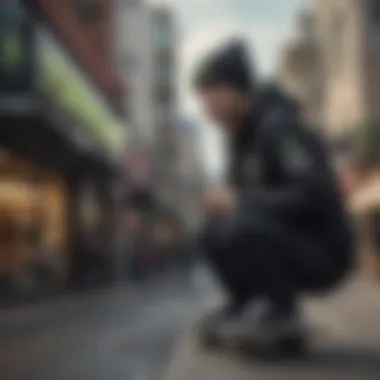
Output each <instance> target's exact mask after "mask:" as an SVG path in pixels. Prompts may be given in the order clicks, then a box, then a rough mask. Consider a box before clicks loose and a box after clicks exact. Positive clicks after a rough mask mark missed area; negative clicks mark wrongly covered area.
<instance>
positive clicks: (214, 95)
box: [198, 84, 249, 132]
mask: <svg viewBox="0 0 380 380" xmlns="http://www.w3.org/2000/svg"><path fill="white" fill-rule="evenodd" d="M198 96H199V100H200V103H201V105H202V107H203V108H204V111H205V114H206V116H207V117H208V118H209V119H210V120H211V121H212V122H215V123H216V124H217V125H219V126H220V127H222V128H223V129H224V130H225V131H227V132H233V130H234V129H235V128H236V127H237V126H238V125H239V123H240V121H241V120H242V119H243V118H244V116H245V114H246V112H247V110H248V107H249V99H248V98H249V96H248V95H246V94H244V93H242V92H240V91H238V90H236V89H234V88H233V87H231V86H228V85H224V84H218V85H212V86H209V87H206V88H203V89H201V90H200V91H198Z"/></svg>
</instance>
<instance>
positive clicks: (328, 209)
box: [194, 40, 353, 347]
mask: <svg viewBox="0 0 380 380" xmlns="http://www.w3.org/2000/svg"><path fill="white" fill-rule="evenodd" d="M194 87H195V91H196V94H197V96H198V98H199V100H200V102H201V104H202V105H203V106H204V109H205V112H206V114H207V116H208V117H209V118H210V119H211V120H212V121H213V122H214V123H215V124H216V125H218V126H220V127H221V128H222V130H223V132H224V133H225V134H226V135H227V142H228V147H229V149H230V152H229V153H230V162H229V170H228V172H229V180H228V184H227V185H226V186H225V187H224V188H220V189H219V188H218V189H211V190H208V191H206V194H205V195H204V199H203V209H204V213H205V217H206V218H205V219H206V226H205V230H204V233H203V234H202V239H201V248H202V249H203V252H204V254H205V255H206V257H207V259H208V261H209V263H210V264H211V266H212V268H213V270H214V271H215V273H216V274H217V276H218V277H219V279H220V280H221V282H222V284H223V285H224V287H225V288H226V290H227V292H228V295H229V302H228V304H227V305H225V306H224V307H223V308H222V310H218V311H216V312H215V313H213V314H212V315H210V316H209V317H208V318H206V322H205V324H204V328H205V330H204V331H205V332H209V333H211V331H212V332H213V334H216V336H217V335H218V334H219V335H218V336H219V338H220V339H222V338H223V337H224V338H226V337H228V338H231V339H234V338H236V339H238V338H241V337H242V334H248V335H249V339H250V340H249V341H250V342H251V343H252V344H253V345H254V344H258V345H259V344H260V342H263V339H264V340H265V341H266V342H270V343H271V344H273V345H277V346H278V347H280V346H281V345H282V343H285V342H289V343H290V342H292V341H294V342H298V341H299V338H301V337H302V336H303V330H302V329H301V327H300V326H301V325H302V324H301V323H300V322H301V321H302V318H301V315H300V311H299V308H298V302H297V300H298V296H300V295H301V294H303V293H305V292H308V291H317V292H318V291H325V290H329V289H330V288H331V287H332V286H333V285H334V284H336V283H337V282H338V281H339V280H341V279H342V278H343V276H344V274H345V273H347V271H348V269H349V268H350V266H351V262H352V250H353V236H352V235H353V234H352V230H351V224H350V221H349V219H348V217H347V215H346V211H345V208H344V205H343V201H342V197H341V196H340V193H339V190H338V188H339V186H338V184H337V183H336V180H335V178H334V175H333V174H332V170H331V169H330V167H329V164H328V162H327V157H326V153H325V151H324V149H323V146H322V144H321V143H320V141H319V139H318V138H317V137H316V136H315V135H314V134H313V133H312V132H311V131H310V130H309V129H307V128H306V126H305V125H303V123H302V122H301V119H300V112H299V108H298V105H297V104H296V102H295V101H294V100H293V99H291V98H290V97H289V96H287V95H285V94H284V92H283V91H282V90H281V89H280V88H279V86H276V85H274V84H272V85H265V86H264V85H259V84H258V83H257V80H256V78H255V75H254V70H253V68H252V66H251V62H250V59H249V52H248V50H247V48H246V45H245V43H244V41H241V40H236V41H231V42H229V43H227V44H225V45H224V46H222V47H220V48H219V49H217V50H216V51H214V52H210V53H209V54H208V55H207V56H206V57H205V58H204V59H203V60H202V62H201V63H200V65H199V67H198V69H197V70H196V72H195V76H194ZM262 299H264V300H265V301H266V303H267V305H269V306H268V307H266V308H259V307H258V306H257V310H260V311H257V313H253V314H252V317H251V318H250V317H247V310H248V309H250V310H251V312H252V308H253V309H255V307H254V306H255V304H257V305H258V304H259V302H258V300H262ZM256 301H257V302H256ZM248 306H249V308H248ZM227 326H228V328H227ZM227 331H228V332H227Z"/></svg>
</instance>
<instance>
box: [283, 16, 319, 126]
mask: <svg viewBox="0 0 380 380" xmlns="http://www.w3.org/2000/svg"><path fill="white" fill-rule="evenodd" d="M320 60H321V55H320V52H319V42H318V38H317V35H316V25H315V17H314V14H313V12H312V11H311V10H309V9H305V10H303V11H302V12H300V14H299V15H298V18H297V34H296V38H295V39H294V40H292V41H290V42H289V43H288V44H287V45H286V46H285V48H284V52H283V55H282V57H281V61H280V66H279V70H278V73H277V74H278V79H279V81H280V83H281V84H282V85H283V86H284V88H285V89H286V90H287V91H288V92H289V93H290V94H291V95H293V96H295V98H296V99H298V100H299V101H300V102H301V103H302V104H303V106H304V107H303V111H304V117H305V119H306V120H307V122H308V123H310V125H312V126H313V127H316V128H320V125H321V123H322V122H323V120H322V112H321V111H322V106H323V104H322V95H323V80H322V78H323V71H322V65H321V62H320Z"/></svg>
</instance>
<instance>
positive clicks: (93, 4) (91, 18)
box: [77, 0, 101, 22]
mask: <svg viewBox="0 0 380 380" xmlns="http://www.w3.org/2000/svg"><path fill="white" fill-rule="evenodd" d="M77 7H78V12H79V14H80V16H81V18H82V19H83V20H86V21H87V22H95V21H98V20H99V18H100V15H101V7H100V4H99V0H78V5H77Z"/></svg>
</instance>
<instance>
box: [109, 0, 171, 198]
mask: <svg viewBox="0 0 380 380" xmlns="http://www.w3.org/2000/svg"><path fill="white" fill-rule="evenodd" d="M116 14H117V15H118V16H117V19H118V21H117V23H116V26H115V30H114V32H115V33H116V37H115V46H114V49H115V56H116V62H117V66H118V71H119V73H121V75H122V77H123V78H125V81H127V82H128V88H129V90H130V91H129V92H128V96H127V97H125V99H124V107H125V109H126V114H127V118H128V120H129V122H130V125H131V135H130V140H129V141H130V149H129V153H130V154H128V155H127V157H126V160H127V161H128V162H129V165H127V167H128V168H129V171H130V172H131V171H132V174H133V171H134V169H136V170H135V171H137V173H135V174H136V176H137V177H139V178H141V177H142V176H141V170H140V165H134V163H135V162H136V161H138V162H143V161H144V168H145V169H147V168H148V169H147V170H145V169H144V173H149V178H144V179H145V181H147V182H149V186H153V187H155V188H157V189H158V190H159V191H161V192H162V193H163V194H164V197H165V198H170V197H172V196H173V191H174V188H175V185H176V182H177V179H176V175H175V173H174V169H175V168H174V162H175V158H174V157H175V153H176V130H177V128H176V127H177V125H176V123H177V120H176V112H177V104H176V101H177V99H176V85H177V83H176V70H177V59H176V51H177V45H176V39H177V31H176V26H175V21H174V17H173V15H172V13H171V11H170V10H169V9H167V8H162V7H155V6H152V5H151V4H149V3H148V2H146V1H143V0H139V1H122V0H119V1H118V2H117V12H116ZM148 161H149V162H148ZM145 177H146V176H145Z"/></svg>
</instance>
